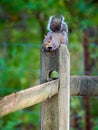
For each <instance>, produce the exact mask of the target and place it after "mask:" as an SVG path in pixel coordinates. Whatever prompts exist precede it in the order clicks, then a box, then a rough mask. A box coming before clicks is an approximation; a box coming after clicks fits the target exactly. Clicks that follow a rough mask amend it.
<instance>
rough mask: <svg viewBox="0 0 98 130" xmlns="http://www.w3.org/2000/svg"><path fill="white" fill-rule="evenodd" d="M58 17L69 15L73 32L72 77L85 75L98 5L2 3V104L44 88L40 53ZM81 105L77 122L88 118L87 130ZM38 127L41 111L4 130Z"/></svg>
mask: <svg viewBox="0 0 98 130" xmlns="http://www.w3.org/2000/svg"><path fill="white" fill-rule="evenodd" d="M55 14H60V15H63V16H64V17H65V20H66V22H67V24H68V26H69V46H68V48H69V51H70V55H71V75H83V74H84V50H83V36H84V30H85V29H88V28H92V27H93V28H95V30H97V29H98V2H97V1H95V0H89V1H86V0H78V1H75V0H58V1H55V0H38V1H36V0H20V1H17V0H13V1H12V0H0V98H2V97H3V96H5V95H7V94H10V93H12V92H16V91H19V90H22V89H25V88H28V87H31V86H34V85H36V84H38V83H39V76H40V48H41V44H42V40H43V37H44V35H45V34H46V33H47V29H46V26H47V23H48V19H49V17H50V16H51V15H55ZM97 34H98V32H97V31H96V32H95V34H94V36H92V37H89V41H90V45H89V51H90V64H93V65H92V67H91V71H90V74H91V75H98V62H97V59H98V39H97ZM95 42H96V44H95ZM90 101H91V102H90V106H91V121H92V124H93V130H97V129H98V126H97V124H98V112H97V110H98V107H97V106H98V105H96V104H97V98H91V99H90ZM81 104H83V100H82V98H77V97H72V98H71V116H73V114H74V113H76V114H77V115H79V116H80V117H81V118H82V119H81V121H80V127H81V128H82V129H83V128H84V125H85V122H84V120H83V119H84V107H83V105H81ZM94 105H96V106H94ZM93 106H94V108H93ZM38 125H39V105H36V106H33V107H30V108H27V109H24V110H21V111H18V112H15V113H12V114H9V115H7V116H5V117H2V118H1V120H0V129H1V130H27V129H29V130H32V129H34V130H38V128H39V127H38ZM71 128H72V129H73V127H71Z"/></svg>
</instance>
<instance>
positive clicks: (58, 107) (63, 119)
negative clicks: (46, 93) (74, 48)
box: [41, 44, 70, 130]
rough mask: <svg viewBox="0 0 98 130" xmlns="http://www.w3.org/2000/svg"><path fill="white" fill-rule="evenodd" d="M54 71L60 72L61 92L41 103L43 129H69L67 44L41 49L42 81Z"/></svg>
mask: <svg viewBox="0 0 98 130" xmlns="http://www.w3.org/2000/svg"><path fill="white" fill-rule="evenodd" d="M52 71H57V72H58V73H59V79H60V86H59V93H58V94H57V95H55V96H53V97H52V98H51V99H48V100H47V101H45V102H43V103H42V104H41V130H69V100H70V99H69V95H70V91H69V89H70V86H69V79H70V63H69V52H68V49H67V46H66V45H64V44H61V46H60V48H58V49H57V50H55V51H51V52H48V51H41V83H44V82H47V81H48V80H49V74H50V73H51V72H52Z"/></svg>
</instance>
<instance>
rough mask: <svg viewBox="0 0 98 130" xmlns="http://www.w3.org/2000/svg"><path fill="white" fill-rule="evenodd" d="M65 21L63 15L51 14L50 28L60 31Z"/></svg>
mask: <svg viewBox="0 0 98 130" xmlns="http://www.w3.org/2000/svg"><path fill="white" fill-rule="evenodd" d="M63 21H64V17H63V16H51V17H50V19H49V23H48V29H49V30H50V31H53V32H59V31H60V30H61V24H62V22H63Z"/></svg>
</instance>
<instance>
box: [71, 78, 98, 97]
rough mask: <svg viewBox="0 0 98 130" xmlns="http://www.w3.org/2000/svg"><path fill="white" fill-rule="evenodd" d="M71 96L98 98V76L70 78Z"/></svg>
mask: <svg viewBox="0 0 98 130" xmlns="http://www.w3.org/2000/svg"><path fill="white" fill-rule="evenodd" d="M70 89H71V93H70V95H71V96H98V76H71V78H70Z"/></svg>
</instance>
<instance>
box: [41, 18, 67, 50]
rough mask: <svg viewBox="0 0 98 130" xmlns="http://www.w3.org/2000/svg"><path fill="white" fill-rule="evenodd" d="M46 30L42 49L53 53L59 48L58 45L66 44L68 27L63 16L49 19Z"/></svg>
mask: <svg viewBox="0 0 98 130" xmlns="http://www.w3.org/2000/svg"><path fill="white" fill-rule="evenodd" d="M47 29H48V30H49V32H48V33H47V35H46V36H45V38H44V40H43V46H42V48H43V49H44V50H47V51H53V50H56V49H57V48H59V46H60V44H66V45H67V44H68V26H67V24H66V22H64V17H63V16H59V17H57V16H52V17H50V19H49V22H48V26H47Z"/></svg>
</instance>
